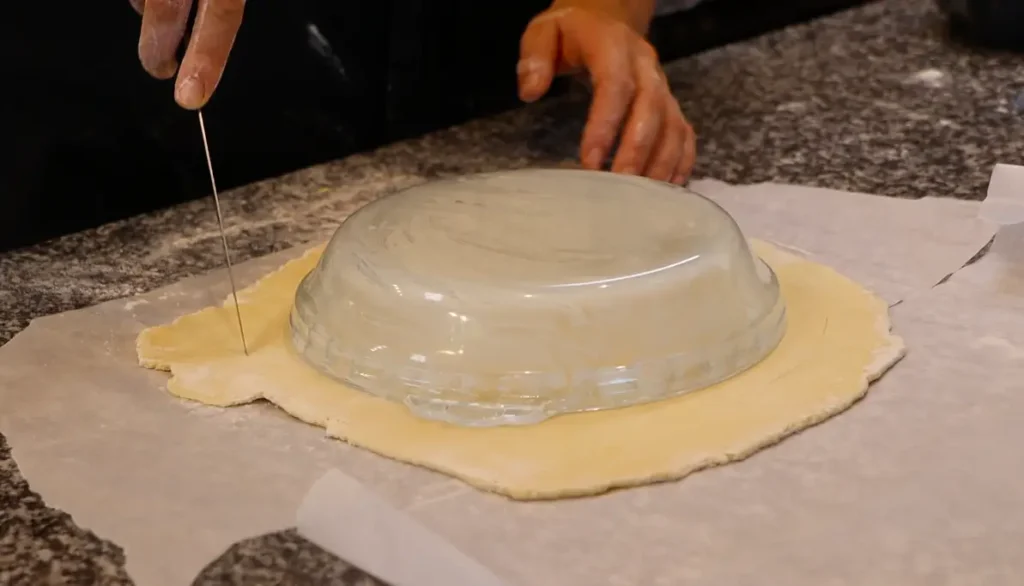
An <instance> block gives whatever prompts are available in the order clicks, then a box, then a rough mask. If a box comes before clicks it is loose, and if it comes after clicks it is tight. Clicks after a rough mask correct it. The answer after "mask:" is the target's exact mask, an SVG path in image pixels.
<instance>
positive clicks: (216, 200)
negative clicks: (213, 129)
mask: <svg viewBox="0 0 1024 586" xmlns="http://www.w3.org/2000/svg"><path fill="white" fill-rule="evenodd" d="M198 112H199V132H200V134H202V136H203V150H204V151H205V152H206V168H207V169H208V170H209V171H210V186H211V187H212V188H213V205H214V207H215V208H216V210H217V226H218V227H219V228H220V243H221V246H222V247H223V248H224V264H226V265H227V267H228V280H229V281H231V297H232V298H233V299H234V301H235V317H237V318H238V334H239V335H240V336H241V338H242V351H243V352H245V355H246V356H248V355H249V345H248V344H246V342H245V328H244V327H242V310H241V309H240V308H239V307H238V287H236V286H235V272H234V269H233V268H232V266H231V252H230V251H229V250H228V237H227V234H225V233H224V214H223V212H222V211H221V207H220V196H219V195H218V194H217V180H216V179H215V178H214V176H213V160H212V159H211V158H210V143H209V142H208V141H207V140H206V123H205V122H204V121H203V111H202V110H199V111H198Z"/></svg>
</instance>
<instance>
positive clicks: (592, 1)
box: [551, 0, 657, 35]
mask: <svg viewBox="0 0 1024 586" xmlns="http://www.w3.org/2000/svg"><path fill="white" fill-rule="evenodd" d="M655 4H657V0H554V1H553V2H552V3H551V8H552V9H558V8H570V7H579V8H587V9H591V10H596V11H598V12H603V13H605V14H607V15H609V16H612V17H615V18H618V19H620V20H622V21H623V22H625V23H626V24H628V25H629V26H631V27H633V29H634V30H636V31H637V32H638V33H640V34H642V35H646V34H647V27H649V26H650V24H651V19H652V18H654V6H655Z"/></svg>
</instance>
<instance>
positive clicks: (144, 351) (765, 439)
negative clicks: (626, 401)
mask: <svg viewBox="0 0 1024 586" xmlns="http://www.w3.org/2000/svg"><path fill="white" fill-rule="evenodd" d="M751 244H752V246H753V248H754V249H755V250H758V251H760V250H765V249H768V250H771V251H773V252H772V254H771V256H774V257H776V258H778V259H785V260H784V262H806V263H811V264H814V265H816V266H817V267H819V268H823V269H825V270H827V271H831V272H832V273H834V274H835V275H837V276H839V277H840V278H842V279H844V280H846V281H848V282H849V283H851V284H852V285H853V286H856V287H858V288H860V289H861V290H862V291H864V293H866V294H867V295H869V296H870V297H872V298H873V300H874V302H875V303H876V304H879V305H880V307H879V310H878V312H877V319H876V321H875V323H874V326H873V327H874V329H875V331H876V333H877V335H878V336H879V340H881V341H880V342H879V344H878V346H877V347H876V348H875V350H874V351H873V353H872V357H871V360H870V362H868V363H867V364H865V365H864V367H863V370H862V372H861V373H860V384H859V389H858V390H857V392H851V393H848V394H846V395H844V396H843V397H842V398H841V399H840V400H836V401H834V402H832V403H830V404H829V405H828V407H827V408H824V409H820V410H818V411H815V412H813V413H809V414H806V415H804V416H803V417H800V418H794V420H792V421H790V422H789V423H788V424H787V425H786V426H785V427H784V428H782V429H779V430H776V431H775V432H774V433H771V434H770V435H763V436H757V435H756V434H754V435H755V436H756V437H753V438H752V439H751V440H750V441H748V442H746V443H745V444H743V445H739V446H735V447H734V449H731V450H728V451H723V452H722V453H717V454H708V455H707V456H705V457H704V458H702V459H700V460H696V461H691V462H690V463H689V464H688V465H686V466H684V467H680V468H674V469H662V470H657V471H652V472H651V473H650V474H646V475H633V476H631V477H628V478H621V477H620V478H609V479H608V480H607V481H606V482H600V483H591V484H587V485H585V486H582V485H580V486H563V487H553V488H552V487H548V488H536V487H533V488H527V487H523V486H512V485H509V484H505V483H503V482H501V480H500V478H499V477H500V475H497V476H498V477H488V475H486V474H478V473H467V471H466V470H465V469H460V468H459V467H457V466H451V465H446V464H444V463H440V462H438V461H433V460H432V459H431V458H430V457H422V456H420V457H416V456H413V455H411V454H403V453H401V451H399V453H394V452H391V451H389V450H388V448H387V446H383V447H382V446H380V445H378V444H377V443H376V442H374V441H373V440H372V439H371V440H369V441H363V440H361V439H360V438H359V437H358V435H359V434H358V433H356V434H352V433H350V431H351V430H350V426H349V425H347V424H346V421H345V418H338V417H333V416H325V417H323V418H310V417H303V416H302V414H301V411H302V410H301V409H296V408H294V407H293V406H290V405H282V404H281V403H283V401H280V402H279V401H277V400H275V398H274V397H272V396H266V395H264V394H262V393H260V392H254V393H251V394H247V395H243V396H238V397H235V398H232V399H230V400H226V401H223V402H215V401H208V400H198V399H196V398H194V397H189V396H188V395H187V393H181V392H176V390H175V386H177V385H176V384H175V383H176V382H177V383H180V382H181V381H177V380H176V379H178V378H179V374H178V372H177V370H178V368H176V367H178V366H180V364H177V363H175V362H174V361H171V360H168V359H166V357H164V356H161V354H160V351H159V348H157V347H156V346H155V345H154V344H153V343H152V341H153V337H154V334H157V333H159V332H161V331H166V330H171V329H174V328H177V327H181V326H182V325H183V324H184V323H185V322H187V321H191V320H196V321H200V320H202V319H203V318H204V316H206V317H210V316H214V315H216V314H217V313H218V312H223V311H225V310H226V309H230V310H231V311H232V312H233V311H234V307H233V301H232V299H231V297H230V296H228V297H227V298H226V299H225V300H224V302H223V303H222V305H221V306H219V307H218V306H213V307H207V308H205V309H202V310H200V311H198V312H194V313H190V314H186V315H182V316H180V317H178V318H176V319H175V320H174V321H172V322H170V323H169V324H165V325H162V326H155V327H151V328H147V329H146V330H143V331H142V332H141V333H140V334H139V336H138V338H137V340H136V349H137V353H138V360H139V364H140V365H141V366H143V367H145V368H149V369H154V370H160V371H166V372H170V373H171V375H172V376H171V378H170V380H169V381H168V390H169V391H170V392H171V393H172V394H174V395H176V396H178V397H181V398H185V399H186V400H192V401H197V402H200V403H203V404H206V405H211V406H214V407H231V406H236V405H242V404H247V403H251V402H254V401H256V400H259V399H266V400H268V401H269V402H271V403H273V404H274V405H275V406H276V407H277V408H280V409H282V410H283V411H285V412H286V413H289V415H291V416H293V417H295V418H297V419H300V420H301V421H303V422H304V423H307V424H312V425H317V426H320V427H323V428H324V429H325V432H326V434H327V435H328V437H331V438H334V439H339V440H341V441H344V442H346V443H348V444H350V445H353V446H355V447H358V448H362V449H365V450H368V451H370V452H372V453H375V454H377V455H379V456H383V457H386V458H388V459H391V460H395V461H398V462H404V463H407V464H413V465H416V466H420V467H423V468H427V469H429V470H433V471H436V472H440V473H443V474H446V475H448V476H452V477H455V478H457V479H460V480H462V481H464V482H466V483H468V484H470V485H471V486H474V487H476V488H478V489H481V490H485V491H488V492H493V493H497V494H501V495H504V496H506V497H509V498H512V499H514V500H522V501H538V500H559V499H566V498H578V497H586V496H596V495H599V494H603V493H606V492H609V491H612V490H616V489H623V488H631V487H637V486H643V485H649V484H655V483H663V482H669V481H676V480H681V479H683V478H684V477H686V476H689V475H690V474H692V473H694V472H699V471H701V470H704V469H707V468H712V467H716V466H721V465H725V464H729V463H732V462H737V461H740V460H744V459H746V458H748V457H750V456H751V455H753V454H755V453H756V452H758V451H760V450H762V449H765V448H768V447H771V446H773V445H775V444H777V443H779V442H781V441H782V440H784V439H786V438H787V437H789V436H791V435H794V434H796V433H798V432H800V431H803V430H805V429H808V428H810V427H813V426H815V425H818V424H820V423H822V422H824V421H826V420H828V419H830V418H832V417H834V416H836V415H838V414H840V413H842V412H844V411H846V410H847V409H849V408H850V407H852V406H853V405H855V404H856V403H857V402H858V401H860V400H861V399H863V398H864V397H865V396H866V395H867V393H868V391H869V388H870V385H871V383H873V382H874V381H876V380H877V379H879V378H881V377H882V376H883V375H884V374H885V373H886V372H887V371H888V370H889V369H890V368H892V367H893V366H894V365H895V364H896V363H897V362H899V361H900V360H901V359H902V358H903V357H904V356H905V355H906V351H907V349H906V345H905V343H904V341H903V339H902V338H901V337H900V336H898V335H896V334H894V333H893V332H892V321H891V318H890V315H889V311H888V305H887V304H886V303H885V302H884V301H883V300H882V299H880V298H878V297H877V296H876V295H874V294H873V293H871V292H869V291H867V290H866V289H864V288H863V287H861V286H860V285H859V284H857V283H855V282H853V281H851V280H849V279H848V278H846V277H845V276H843V275H841V274H840V273H838V272H837V271H835V270H834V269H832V268H831V267H828V266H826V265H822V264H820V263H816V262H814V261H811V260H808V259H804V258H800V257H799V256H796V255H794V254H791V253H789V252H784V251H783V250H781V249H782V248H783V247H784V245H775V244H769V243H766V242H760V241H756V240H752V241H751ZM324 246H325V244H320V245H317V246H313V247H311V248H309V249H308V250H307V251H305V252H304V253H303V254H301V255H300V256H298V257H297V258H294V259H292V260H290V261H288V262H286V263H284V264H283V265H282V266H281V267H279V268H277V269H275V270H273V271H271V272H269V273H267V274H266V275H264V276H263V277H262V278H260V279H259V280H257V281H256V282H255V283H253V284H252V285H250V286H248V287H245V288H243V289H241V290H240V291H239V302H240V305H241V306H242V307H243V308H245V306H246V305H247V304H249V298H250V297H251V294H252V293H254V292H256V291H259V290H260V289H261V288H263V287H266V286H267V284H268V282H269V281H272V280H274V279H277V278H280V277H281V276H282V275H283V274H284V273H286V272H287V271H288V269H289V268H290V267H294V266H296V265H297V264H298V265H301V264H302V263H303V262H305V263H309V262H310V260H311V259H313V260H315V259H318V258H319V254H320V253H321V252H322V251H323V249H324ZM769 264H770V265H772V266H773V269H774V268H775V266H774V264H773V263H769ZM304 274H305V272H303V275H304ZM299 280H300V279H299ZM295 285H296V286H297V285H298V280H296V281H295ZM883 307H884V311H883V310H882V309H881V308H883ZM288 309H289V310H290V305H289V307H288ZM234 335H235V336H237V331H235V333H234ZM754 368H757V366H755V367H754ZM335 384H337V383H335ZM711 388H713V387H711ZM711 388H709V389H708V390H710V389H711ZM698 392H703V391H698ZM368 399H369V400H371V401H375V402H382V403H387V402H386V401H384V400H383V399H377V398H372V397H371V398H368ZM677 399H678V398H677ZM672 400H674V399H668V400H666V401H672ZM399 407H401V408H402V409H404V407H402V406H399ZM627 409H632V408H627ZM620 411H621V410H620ZM604 413H608V412H604ZM583 415H586V414H583ZM578 416H579V415H575V414H573V415H565V416H561V417H563V418H571V417H578ZM410 417H413V416H412V415H411V414H410ZM427 425H444V424H437V423H436V422H428V423H427ZM354 436H356V437H354ZM496 459H500V456H496Z"/></svg>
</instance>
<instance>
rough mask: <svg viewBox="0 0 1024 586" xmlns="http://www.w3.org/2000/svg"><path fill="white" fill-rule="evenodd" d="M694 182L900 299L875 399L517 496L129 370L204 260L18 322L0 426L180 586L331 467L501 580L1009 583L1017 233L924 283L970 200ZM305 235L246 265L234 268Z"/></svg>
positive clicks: (289, 505) (132, 557)
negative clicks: (142, 288) (746, 445)
mask: <svg viewBox="0 0 1024 586" xmlns="http://www.w3.org/2000/svg"><path fill="white" fill-rule="evenodd" d="M698 190H699V191H701V192H703V193H706V194H708V195H710V196H711V197H712V198H714V199H716V200H717V201H719V203H721V204H722V205H723V206H724V207H725V208H726V209H728V210H729V211H730V213H732V214H733V215H734V216H735V217H736V218H737V220H738V221H739V223H740V224H741V226H743V228H744V230H745V232H746V233H747V234H748V235H750V236H754V237H761V238H764V239H767V240H772V241H775V242H778V243H781V244H784V245H787V246H789V247H790V248H791V250H794V251H796V252H797V253H799V254H804V255H807V256H810V257H812V258H815V259H817V260H821V261H823V262H827V263H829V264H832V265H834V266H836V267H837V268H839V269H840V270H841V271H843V272H845V273H846V274H848V275H850V276H852V277H854V278H856V279H858V280H860V281H862V282H864V283H865V284H867V285H869V286H870V287H872V288H874V289H875V290H876V291H878V292H879V293H880V294H882V295H883V296H884V297H885V298H886V299H888V300H889V301H890V302H892V303H896V302H898V301H904V302H903V303H901V304H899V305H898V306H896V307H895V308H894V320H895V322H896V326H897V328H898V331H899V333H900V334H901V335H902V336H904V338H905V339H906V341H907V344H908V346H909V349H910V353H909V355H908V356H907V358H905V359H904V360H903V362H901V363H900V364H899V365H897V367H896V368H894V369H893V371H891V372H890V374H888V375H887V376H886V377H884V378H883V379H882V381H880V382H879V383H878V384H877V385H876V388H875V389H874V390H873V391H872V392H871V393H870V394H869V397H868V398H867V399H866V400H865V401H863V402H862V403H860V404H859V405H857V406H855V407H854V408H853V409H851V410H850V411H848V412H847V413H845V414H842V415H840V416H838V417H837V418H835V419H833V420H830V421H829V422H827V423H826V424H824V425H821V426H818V427H815V428H812V429H810V430H808V431H806V432H804V433H801V434H799V435H797V436H795V437H793V438H790V439H788V440H786V441H784V442H783V443H781V444H780V445H778V446H776V447H773V448H770V449H768V450H766V451H764V452H761V453H760V454H758V455H756V456H754V457H752V458H750V459H749V460H747V461H744V462H741V463H738V464H734V465H730V466H726V467H723V468H719V469H713V470H709V471H705V472H701V473H698V474H696V475H693V476H691V477H689V478H687V479H685V480H683V481H682V482H678V483H671V484H664V485H659V486H653V487H647V488H641V489H633V490H627V491H622V492H618V493H613V494H610V495H606V496H602V497H599V498H592V499H585V500H576V501H562V502H553V503H550V502H549V503H515V502H510V501H508V500H505V499H503V498H501V497H497V496H493V495H488V494H483V493H480V492H478V491H475V490H474V489H471V488H469V487H467V486H466V485H464V484H462V483H460V482H458V481H456V480H453V479H450V478H447V477H445V476H442V475H439V474H435V473H432V472H428V471H425V470H422V469H419V468H415V467H412V466H408V465H405V464H400V463H397V462H392V461H389V460H386V459H383V458H380V457H377V456H374V455H372V454H369V453H367V452H364V451H361V450H358V449H355V448H352V447H350V446H347V445H345V444H343V443H341V442H337V441H334V440H328V439H326V438H325V437H324V435H323V431H322V430H320V429H317V428H314V427H311V426H307V425H305V424H302V423H300V422H298V421H295V420H293V419H291V418H290V417H288V416H286V415H284V414H283V413H281V412H280V411H278V410H276V409H274V408H273V407H271V406H268V405H265V404H257V405H250V406H244V407H238V408H231V409H218V408H211V407H205V406H201V405H195V404H190V403H186V402H183V401H180V400H178V399H175V398H173V397H171V396H170V395H168V394H167V393H166V392H164V391H163V387H164V385H165V383H166V378H167V377H166V375H164V374H161V373H156V372H150V371H146V370H143V369H141V368H139V367H138V366H136V364H135V349H134V339H135V336H136V335H137V333H138V332H139V331H140V330H142V329H143V328H145V327H148V326H151V325H156V324H160V323H164V322H167V321H170V320H172V319H174V318H175V317H177V316H179V315H181V314H184V313H188V312H191V311H195V310H198V309H201V308H202V307H205V306H209V305H212V304H215V303H220V302H221V301H222V300H223V299H224V297H225V295H226V294H227V290H226V279H225V278H224V275H223V274H221V273H219V272H218V273H215V274H211V275H206V276H201V277H198V278H194V279H189V280H186V281H183V282H181V283H178V284H176V285H173V286H170V287H168V288H165V289H162V290H158V291H154V292H151V293H148V294H146V295H142V296H139V297H136V298H132V299H126V300H119V301H113V302H109V303H105V304H102V305H99V306H96V307H93V308H89V309H85V310H80V311H76V312H71V313H67V314H61V315H56V316H51V317H46V318H42V319H39V320H36V321H34V322H33V323H32V325H31V326H29V328H28V329H26V330H25V331H24V332H23V333H22V334H20V335H19V336H17V337H16V338H15V339H14V340H12V341H11V342H10V343H9V344H7V345H6V346H4V347H3V348H0V429H2V430H3V432H4V433H5V434H6V435H7V437H8V439H9V441H10V444H11V446H12V448H13V450H14V456H15V459H16V460H17V462H18V464H19V466H20V467H21V470H22V472H23V473H24V475H25V476H26V477H27V478H28V479H29V481H30V482H31V484H32V486H33V488H34V489H36V490H37V491H38V492H40V493H41V494H42V496H43V497H44V498H45V499H46V500H47V502H48V503H50V504H51V505H52V506H56V507H59V508H62V509H64V510H66V511H68V512H70V513H71V514H72V515H73V516H74V517H75V519H76V521H77V522H78V523H79V524H81V525H83V526H85V527H88V528H90V529H93V530H94V531H96V532H97V533H99V534H100V535H102V536H104V537H106V538H109V539H112V540H114V541H116V542H117V543H119V544H121V545H122V546H123V547H124V548H125V550H126V553H127V557H128V569H129V572H130V573H131V575H132V576H133V577H134V578H135V579H136V580H137V581H138V582H139V583H140V584H147V585H163V584H183V583H187V582H189V581H190V580H191V579H192V578H193V577H194V576H195V575H196V573H197V572H198V571H199V570H200V569H201V568H202V567H203V566H204V565H205V564H206V563H208V562H210V561H211V560H212V559H214V558H215V557H216V556H217V555H219V554H220V553H221V552H222V551H223V550H224V549H225V548H226V547H228V546H229V545H230V544H231V543H233V542H235V541H238V540H240V539H243V538H246V537H250V536H253V535H257V534H261V533H265V532H268V531H274V530H277V529H281V528H284V527H288V526H291V525H292V524H293V523H294V522H295V514H296V510H298V509H299V506H300V503H301V502H302V501H303V498H304V496H306V495H307V492H308V491H309V489H310V487H311V486H312V485H313V484H314V482H315V481H316V480H317V479H320V478H322V477H323V476H324V474H325V473H326V472H328V471H329V470H331V469H337V470H341V471H344V474H345V477H346V478H351V479H354V480H356V481H358V482H359V484H360V486H362V487H365V488H366V489H367V490H368V491H371V492H372V494H374V495H375V496H374V498H375V499H378V501H379V503H389V504H390V506H391V507H393V509H394V511H396V512H397V511H401V512H403V514H400V515H399V517H398V518H399V521H398V522H397V524H396V525H395V526H397V527H401V518H402V517H403V516H404V515H408V518H409V519H412V520H414V522H415V523H417V524H420V525H422V527H423V528H426V529H428V530H429V533H430V534H432V535H436V536H437V539H438V540H444V541H446V542H447V543H446V544H445V545H444V546H443V547H448V546H451V547H452V548H454V549H456V550H458V551H459V552H460V553H462V554H464V555H466V556H468V557H470V558H472V559H473V560H475V562H477V563H480V564H482V565H483V566H485V567H486V568H489V570H490V571H492V572H494V573H495V574H496V575H498V576H501V578H502V579H503V580H504V581H505V583H507V584H509V585H510V586H511V585H515V584H518V585H522V586H547V585H551V586H573V585H580V586H603V585H619V584H623V585H631V586H633V585H641V584H642V585H645V586H658V585H662V584H664V585H672V586H681V585H685V584H702V585H717V584H722V585H746V584H751V585H755V584H756V585H762V584H787V585H793V586H801V585H804V584H807V585H812V584H813V585H815V586H817V585H822V584H830V585H831V584H901V585H916V584H929V585H931V584H954V583H955V584H975V583H977V584H986V585H988V586H995V585H1001V584H1014V585H1015V586H1019V577H1020V576H1021V575H1024V558H1021V557H1020V556H1019V555H1018V554H1019V550H1020V544H1021V543H1024V470H1022V465H1021V462H1024V458H1021V457H1020V456H1019V450H1020V446H1022V445H1024V425H1021V424H1020V421H1021V420H1022V416H1021V414H1022V413H1024V392H1021V390H1022V388H1024V387H1022V383H1021V382H1020V381H1024V284H1022V282H1024V276H1022V275H1024V271H1022V270H1021V269H1020V268H1019V267H1020V266H1021V265H1019V264H1018V263H1017V262H1016V260H1015V259H1014V258H1012V256H1011V255H1010V254H1007V252H1012V251H1013V250H1016V248H1017V247H1016V246H1015V245H1013V244H1012V241H1011V240H1010V237H1007V239H1006V243H1003V244H1000V242H999V240H997V242H996V245H995V246H993V251H992V252H991V253H990V254H989V255H988V256H986V257H985V258H984V259H982V260H981V261H979V262H977V263H975V264H972V265H970V266H969V267H967V268H965V269H963V270H960V271H959V272H957V273H956V274H955V275H954V276H953V277H952V278H950V279H948V280H946V281H945V282H944V283H943V284H942V285H940V286H937V287H936V286H935V285H936V283H938V282H940V281H942V280H943V279H944V277H946V276H947V275H949V274H950V273H952V272H954V271H957V269H959V268H960V267H961V266H962V265H963V264H964V263H965V262H966V261H967V260H968V259H970V258H971V257H972V256H973V255H974V254H975V253H976V252H977V251H978V250H979V249H981V248H982V247H983V246H985V245H986V244H987V243H988V242H989V241H990V240H991V238H992V236H993V235H994V234H995V232H996V230H997V227H998V226H997V223H996V222H994V221H992V219H991V218H988V219H982V218H980V217H979V212H980V211H981V204H979V203H976V202H961V201H951V200H941V199H926V200H923V201H905V200H894V199H886V198H876V197H872V196H869V195H863V194H849V193H838V192H834V191H829V190H822V189H812V188H801V187H791V186H779V185H757V186H746V187H730V186H726V185H723V184H716V183H710V182H709V183H705V184H703V185H699V186H698ZM1011 191H1012V190H1011ZM1018 191H1019V190H1018ZM1004 232H1006V233H1008V234H1011V236H1012V234H1013V233H1012V231H1010V230H1007V229H1004ZM1022 242H1024V239H1022ZM299 252H301V251H289V252H286V253H282V254H279V255H274V256H272V257H268V258H265V259H259V260H256V261H253V262H250V263H245V264H243V265H240V266H239V267H238V268H237V273H238V275H239V279H240V281H241V282H242V283H247V282H250V281H253V280H255V279H256V278H258V277H259V276H261V275H262V274H264V273H266V272H267V271H269V270H271V269H273V268H275V267H276V266H279V265H280V264H281V263H282V262H283V261H284V260H286V259H287V258H290V257H293V256H296V255H297V254H298V253H299ZM1014 389H1016V392H1015V391H1014ZM358 492H359V491H355V493H358ZM352 498H354V497H352ZM317 504H318V503H316V502H314V503H310V502H309V501H307V502H306V503H305V504H304V506H306V507H308V506H316V505H317ZM319 504H321V505H322V506H324V507H334V508H335V509H337V508H338V507H339V506H342V508H344V507H351V506H352V503H351V502H343V503H337V502H335V503H331V502H330V499H329V498H327V499H325V500H321V501H320V503H319ZM325 510H326V509H325ZM307 511H308V509H307ZM389 514H390V513H389ZM311 516H312V517H314V518H315V517H317V515H316V514H312V515H311ZM372 521H373V520H372V519H370V520H369V521H366V520H364V521H363V522H364V523H366V522H368V523H372ZM307 528H308V527H307ZM439 547H440V546H439ZM408 555H409V556H415V555H417V554H416V552H415V551H410V552H408ZM389 559H394V556H391V558H389ZM409 559H410V560H411V561H410V562H409V563H410V564H414V563H417V562H416V558H415V557H410V558H409Z"/></svg>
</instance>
